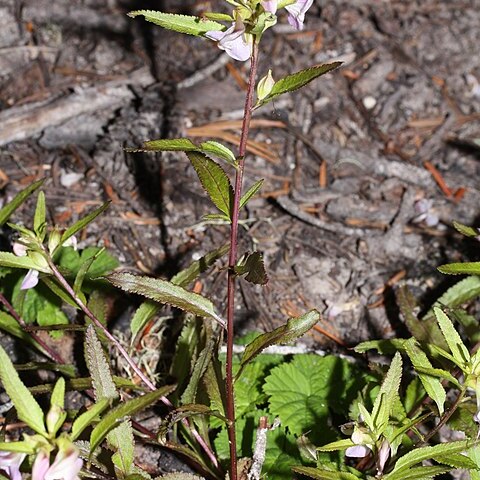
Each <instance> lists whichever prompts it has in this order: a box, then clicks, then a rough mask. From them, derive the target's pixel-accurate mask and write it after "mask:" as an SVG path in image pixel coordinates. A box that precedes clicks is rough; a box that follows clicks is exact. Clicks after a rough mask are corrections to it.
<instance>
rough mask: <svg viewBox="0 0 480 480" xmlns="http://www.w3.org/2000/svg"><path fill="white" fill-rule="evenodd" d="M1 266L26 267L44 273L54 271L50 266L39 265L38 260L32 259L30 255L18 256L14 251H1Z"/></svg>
mask: <svg viewBox="0 0 480 480" xmlns="http://www.w3.org/2000/svg"><path fill="white" fill-rule="evenodd" d="M0 266H1V267H11V268H25V269H27V270H38V271H39V272H43V273H52V272H51V271H50V268H48V267H47V266H43V265H38V262H36V261H34V260H32V258H30V257H29V256H26V257H17V256H16V255H15V254H14V253H10V252H0Z"/></svg>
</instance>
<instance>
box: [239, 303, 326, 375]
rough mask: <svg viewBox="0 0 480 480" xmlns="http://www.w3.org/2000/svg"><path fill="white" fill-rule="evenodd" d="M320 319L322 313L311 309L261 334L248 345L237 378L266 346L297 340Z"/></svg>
mask: <svg viewBox="0 0 480 480" xmlns="http://www.w3.org/2000/svg"><path fill="white" fill-rule="evenodd" d="M319 320H320V313H319V312H318V311H317V310H311V311H310V312H308V313H305V314H304V315H302V316H300V317H294V318H290V319H289V320H287V323H286V324H285V325H282V326H281V327H278V328H276V329H275V330H273V331H271V332H267V333H264V334H262V335H259V336H258V337H257V338H255V339H254V340H253V341H252V342H251V343H249V344H248V345H247V346H246V348H245V351H244V352H243V356H242V360H241V362H240V369H239V371H238V373H237V375H236V377H235V379H236V380H237V379H238V378H239V377H240V375H241V373H242V370H243V368H244V367H245V366H246V365H247V364H248V363H249V362H251V361H252V360H253V359H254V358H255V357H256V356H257V355H258V354H259V353H260V352H261V351H262V350H265V348H267V347H269V346H271V345H279V344H282V343H288V342H291V341H293V340H296V339H297V338H299V337H301V336H302V335H303V334H305V333H306V332H308V330H310V329H311V328H312V327H313V326H314V325H315V324H316V323H317V322H318V321H319Z"/></svg>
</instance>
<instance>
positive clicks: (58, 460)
mask: <svg viewBox="0 0 480 480" xmlns="http://www.w3.org/2000/svg"><path fill="white" fill-rule="evenodd" d="M78 454H79V452H78V449H77V448H76V447H75V446H74V445H73V444H71V445H69V446H68V447H67V448H65V449H64V450H62V449H61V450H60V451H59V452H58V453H57V455H56V457H55V460H54V461H53V463H52V464H51V465H50V458H49V455H48V453H47V452H45V451H44V450H40V452H39V453H38V454H37V457H36V458H35V462H34V463H33V468H32V480H59V479H61V480H79V476H78V473H79V472H80V470H81V469H82V466H83V460H82V459H81V458H79V455H78Z"/></svg>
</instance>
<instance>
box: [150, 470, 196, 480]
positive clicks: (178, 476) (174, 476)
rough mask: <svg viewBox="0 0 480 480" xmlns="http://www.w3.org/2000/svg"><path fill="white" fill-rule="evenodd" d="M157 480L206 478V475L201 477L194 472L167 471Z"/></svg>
mask: <svg viewBox="0 0 480 480" xmlns="http://www.w3.org/2000/svg"><path fill="white" fill-rule="evenodd" d="M155 480H204V477H199V476H198V475H193V474H192V473H183V472H176V473H167V474H165V475H162V476H160V477H157V478H156V479H155Z"/></svg>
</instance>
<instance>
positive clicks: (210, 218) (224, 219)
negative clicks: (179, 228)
mask: <svg viewBox="0 0 480 480" xmlns="http://www.w3.org/2000/svg"><path fill="white" fill-rule="evenodd" d="M202 219H203V220H204V221H205V222H215V223H218V222H221V223H227V224H228V223H231V220H230V217H229V216H228V215H225V214H223V213H207V214H206V215H203V217H202Z"/></svg>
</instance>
